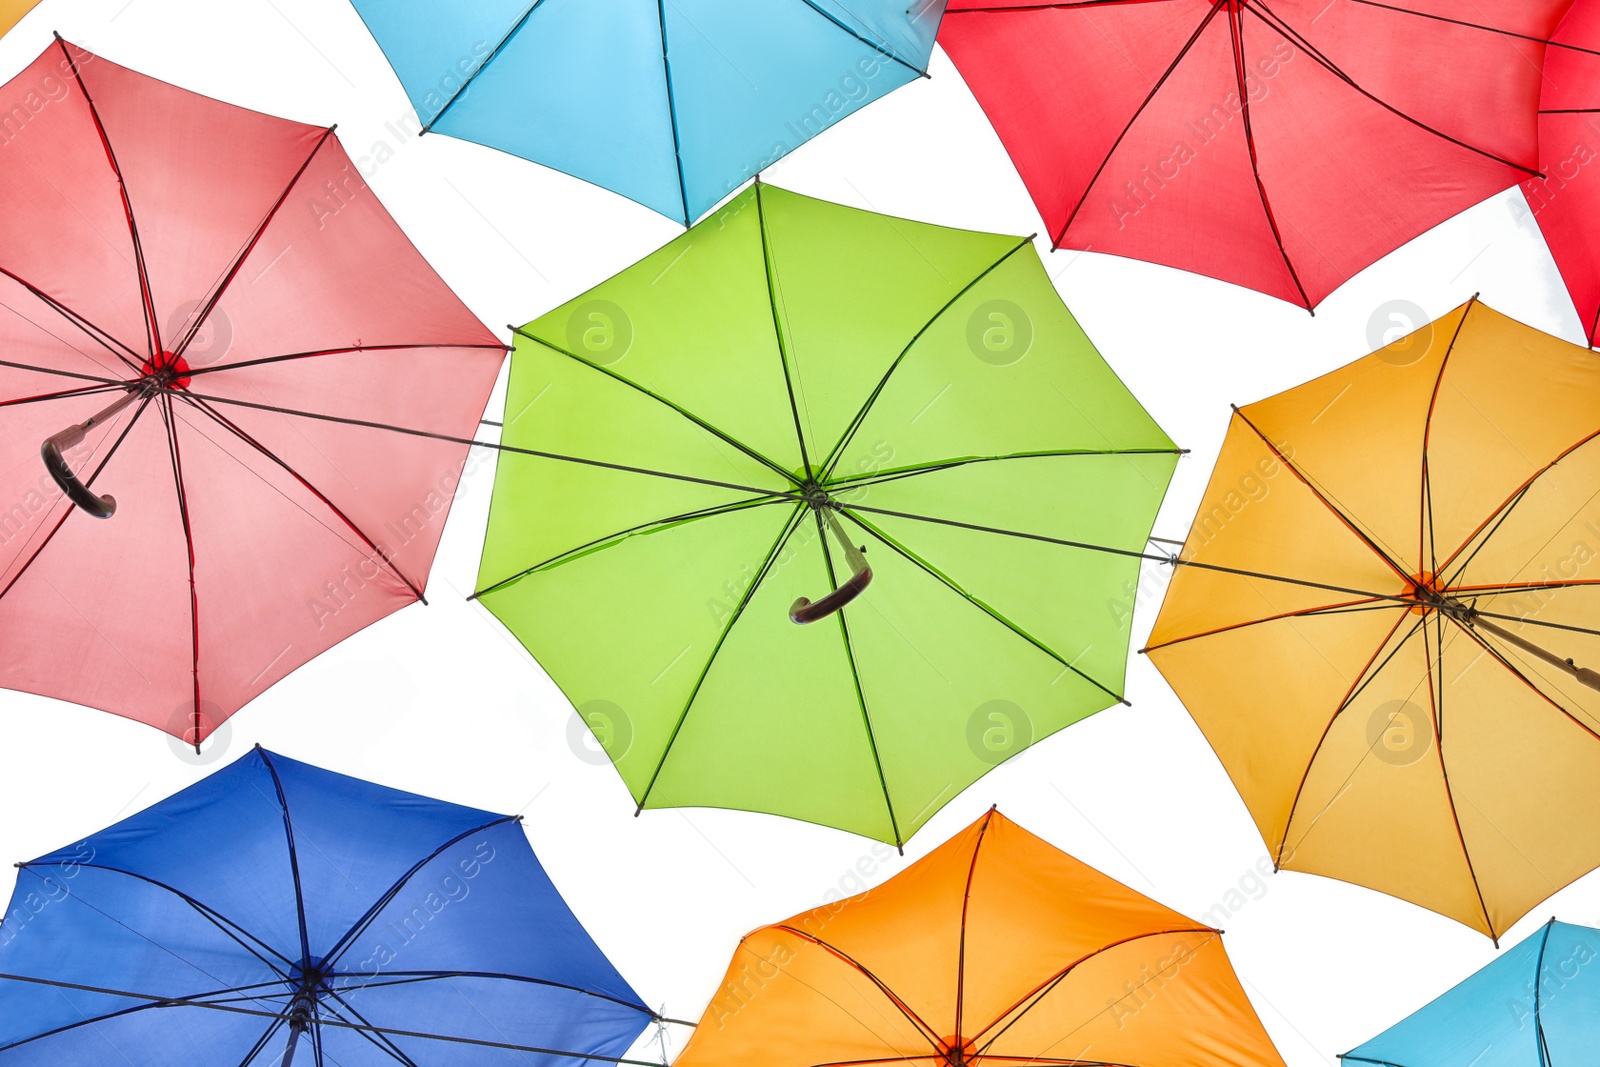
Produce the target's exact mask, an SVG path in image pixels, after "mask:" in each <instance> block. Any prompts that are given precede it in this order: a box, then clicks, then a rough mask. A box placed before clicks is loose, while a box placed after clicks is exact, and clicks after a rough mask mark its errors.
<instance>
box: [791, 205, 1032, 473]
mask: <svg viewBox="0 0 1600 1067" xmlns="http://www.w3.org/2000/svg"><path fill="white" fill-rule="evenodd" d="M1032 244H1033V238H1032V237H1025V238H1023V239H1022V240H1021V241H1019V242H1017V244H1016V245H1015V246H1013V247H1012V248H1011V249H1010V250H1008V251H1007V252H1006V254H1005V255H1003V256H1001V257H1000V258H999V259H997V260H995V261H994V262H993V263H991V264H990V265H989V266H987V267H985V268H984V269H983V272H982V273H981V274H979V275H978V276H977V277H976V278H974V279H972V280H971V281H970V282H968V283H967V284H966V285H964V286H962V287H961V290H960V291H959V292H957V293H956V294H955V295H954V296H952V297H951V298H950V299H949V300H948V301H946V302H945V304H944V306H942V307H941V308H939V310H938V311H936V312H934V313H933V318H931V319H929V320H928V321H927V322H926V323H925V324H924V325H923V327H922V328H921V329H920V330H918V331H917V332H916V334H915V335H914V336H913V337H912V338H911V340H910V341H908V342H907V343H906V346H905V347H904V348H902V349H901V350H900V354H899V355H898V356H896V357H895V358H894V362H893V363H891V364H889V369H888V370H886V371H884V372H883V377H882V378H880V379H879V380H878V384H877V386H876V387H874V388H873V390H872V392H871V393H870V394H869V395H868V396H867V400H866V403H864V404H862V405H861V410H860V411H858V412H856V415H855V418H853V419H852V420H850V426H849V428H848V429H846V430H845V432H844V436H843V437H841V438H839V443H838V444H836V445H834V446H833V448H832V449H831V450H830V451H829V453H828V456H827V458H826V459H824V460H823V462H822V471H823V474H822V476H823V478H824V479H826V478H828V477H830V476H831V475H832V474H833V468H834V467H835V466H836V465H837V464H838V462H839V458H840V456H841V455H843V453H844V450H845V448H846V447H847V446H848V445H849V444H850V442H851V440H852V439H854V437H855V435H856V432H857V431H859V430H860V429H861V425H862V423H864V422H866V419H867V415H868V414H870V413H871V411H872V407H873V405H874V404H876V403H877V402H878V397H879V396H881V395H882V394H883V390H884V387H885V386H887V385H888V384H889V379H890V378H891V377H893V376H894V372H895V371H896V370H898V369H899V367H900V364H902V363H904V362H905V360H906V357H907V356H908V355H910V354H911V350H912V349H913V348H915V347H916V345H917V342H918V341H920V340H922V337H923V335H924V334H926V333H927V332H928V331H929V330H931V329H932V328H933V326H934V324H935V323H937V322H938V321H939V320H940V319H942V318H943V317H944V314H945V312H947V311H949V310H950V309H951V308H952V307H954V306H955V304H956V302H957V301H959V300H960V299H961V298H962V297H964V296H966V295H967V294H968V293H969V292H971V291H972V290H973V289H974V288H976V287H977V285H978V283H979V282H981V281H983V280H984V279H985V278H987V277H988V276H989V275H991V274H993V273H994V272H995V271H997V270H999V269H1000V266H1001V265H1002V264H1004V263H1005V262H1006V261H1007V260H1009V259H1010V258H1011V257H1012V256H1014V255H1016V254H1017V253H1018V252H1020V251H1022V250H1023V249H1024V248H1027V247H1029V246H1030V245H1032Z"/></svg>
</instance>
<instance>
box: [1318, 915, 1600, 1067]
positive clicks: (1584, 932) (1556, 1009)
mask: <svg viewBox="0 0 1600 1067" xmlns="http://www.w3.org/2000/svg"><path fill="white" fill-rule="evenodd" d="M1597 1050H1600V930H1591V929H1590V928H1588V927H1586V926H1569V925H1567V924H1566V923H1558V922H1556V921H1555V920H1554V919H1551V920H1550V922H1549V923H1548V924H1547V925H1546V926H1545V928H1544V929H1543V930H1541V931H1539V932H1538V933H1536V934H1534V935H1533V936H1532V937H1530V938H1528V939H1527V940H1526V941H1523V942H1522V943H1521V944H1519V945H1517V947H1515V948H1513V949H1511V950H1510V951H1508V952H1506V953H1505V954H1504V955H1502V956H1501V957H1500V958H1499V959H1497V960H1495V961H1494V962H1493V963H1491V964H1489V966H1487V967H1485V968H1484V969H1483V970H1481V971H1479V972H1478V973H1477V974H1475V975H1473V976H1472V977H1471V978H1468V979H1467V980H1466V981H1465V982H1462V983H1461V984H1460V985H1458V986H1456V987H1455V988H1454V989H1452V990H1450V992H1448V993H1446V994H1445V995H1444V996H1442V997H1440V998H1439V999H1438V1000H1435V1001H1434V1002H1433V1003H1432V1004H1429V1005H1428V1006H1427V1007H1425V1008H1423V1009H1422V1010H1421V1011H1418V1012H1417V1013H1416V1014H1414V1015H1412V1016H1411V1017H1410V1018H1408V1019H1406V1020H1404V1021H1403V1022H1400V1023H1397V1024H1396V1025H1394V1026H1392V1027H1390V1028H1389V1029H1388V1030H1385V1031H1384V1032H1383V1033H1381V1034H1379V1035H1378V1036H1377V1037H1375V1038H1373V1039H1372V1040H1371V1041H1368V1042H1367V1043H1366V1044H1365V1045H1362V1046H1361V1047H1360V1048H1358V1049H1356V1050H1354V1051H1352V1052H1347V1053H1345V1054H1344V1055H1343V1056H1342V1057H1340V1058H1341V1059H1343V1060H1344V1061H1345V1062H1346V1063H1347V1064H1351V1065H1352V1067H1355V1065H1361V1064H1378V1065H1381V1067H1468V1065H1472V1067H1580V1065H1582V1064H1592V1063H1595V1062H1596V1051H1597Z"/></svg>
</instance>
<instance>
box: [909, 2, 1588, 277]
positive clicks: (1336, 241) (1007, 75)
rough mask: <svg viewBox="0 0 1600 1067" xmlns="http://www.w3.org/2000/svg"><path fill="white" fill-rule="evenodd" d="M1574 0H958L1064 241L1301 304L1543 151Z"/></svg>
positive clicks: (990, 85) (1027, 175)
mask: <svg viewBox="0 0 1600 1067" xmlns="http://www.w3.org/2000/svg"><path fill="white" fill-rule="evenodd" d="M1571 3H1572V0H1395V2H1394V3H1392V4H1390V3H1379V2H1377V0H1083V2H1078V3H1061V2H1055V3H1051V2H1048V0H951V3H950V6H949V10H948V14H947V15H946V16H945V20H944V25H943V27H942V29H941V30H940V33H939V40H940V42H941V43H942V44H943V45H944V46H945V49H946V50H947V51H948V52H949V53H950V56H951V58H952V59H953V60H954V61H955V64H956V66H957V67H958V68H959V69H960V71H961V73H962V75H963V76H964V77H965V78H966V80H967V82H968V84H969V85H970V86H971V87H972V90H973V92H974V93H975V94H976V95H977V98H978V102H979V103H980V104H982V105H983V108H984V110H985V111H986V112H987V113H988V115H989V118H990V120H991V121H992V122H993V123H994V126H995V129H996V130H997V131H998V132H999V134H1000V139H1001V140H1002V141H1003V142H1004V143H1005V146H1006V149H1007V150H1008V151H1009V152H1010V153H1011V157H1012V159H1013V160H1014V161H1015V163H1016V164H1017V168H1018V170H1019V171H1020V172H1021V174H1022V178H1023V181H1024V182H1025V183H1026V184H1027V186H1028V189H1029V191H1030V192H1031V193H1032V194H1033V198H1034V201H1035V203H1036V204H1037V205H1038V207H1039V211H1040V213H1041V214H1042V215H1043V216H1044V219H1045V222H1046V223H1047V224H1048V226H1049V230H1050V234H1051V237H1052V239H1053V241H1054V244H1055V246H1056V247H1058V248H1060V247H1067V248H1075V249H1085V250H1091V249H1092V250H1094V251H1099V252H1111V253H1115V254H1117V255H1122V256H1130V257H1133V258H1135V259H1142V260H1148V261H1150V262H1153V263H1161V264H1165V265H1167V266H1170V267H1178V268H1181V269H1183V270H1189V271H1194V272H1196V273H1199V274H1205V275H1208V276H1210V277H1213V278H1220V279H1222V280H1224V281H1229V282H1233V283H1235V284H1238V285H1243V286H1247V287H1249V288H1251V289H1256V290H1259V291H1261V292H1263V293H1267V294H1269V295H1272V296H1276V297H1280V298H1282V299H1284V300H1288V301H1291V302H1293V303H1296V304H1300V305H1301V306H1303V307H1307V308H1312V307H1315V306H1316V305H1317V304H1319V303H1321V301H1322V300H1323V298H1325V297H1326V296H1327V295H1328V294H1329V293H1331V292H1332V291H1333V290H1334V289H1336V288H1338V287H1339V286H1340V285H1341V284H1343V283H1344V282H1345V281H1346V280H1347V279H1349V278H1350V277H1351V276H1352V275H1354V274H1355V273H1357V272H1358V271H1360V270H1362V269H1363V268H1365V267H1367V266H1368V265H1370V264H1371V263H1373V262H1374V261H1376V260H1377V259H1379V258H1381V257H1382V256H1384V255H1386V254H1388V253H1389V252H1391V251H1393V250H1394V249H1396V248H1398V247H1399V246H1400V245H1402V244H1404V243H1405V242H1406V241H1409V240H1410V239H1411V238H1413V237H1415V236H1417V235H1418V234H1420V233H1422V232H1424V231H1425V230H1428V229H1430V228H1431V227H1433V226H1434V225H1436V224H1438V223H1439V222H1442V221H1443V220H1444V219H1446V218H1448V217H1450V216H1451V215H1454V214H1456V213H1458V212H1460V211H1462V210H1463V209H1465V208H1467V207H1470V206H1471V205H1473V204H1475V203H1478V202H1479V201H1481V200H1483V199H1485V198H1487V197H1489V196H1491V195H1493V194H1494V193H1496V192H1499V191H1500V190H1503V189H1507V188H1509V187H1511V186H1513V185H1515V184H1517V183H1518V182H1519V181H1521V180H1523V179H1524V178H1526V177H1528V176H1529V174H1531V173H1535V172H1536V170H1537V167H1538V142H1537V137H1538V129H1537V126H1538V122H1537V111H1538V99H1539V79H1540V67H1541V65H1542V63H1543V59H1544V51H1545V49H1544V45H1543V43H1542V42H1543V41H1544V40H1545V39H1546V37H1547V36H1548V34H1549V31H1550V30H1552V29H1553V28H1554V27H1555V25H1556V23H1557V21H1558V20H1559V19H1560V17H1561V15H1562V13H1563V12H1565V10H1566V9H1567V7H1568V6H1569V5H1570V4H1571Z"/></svg>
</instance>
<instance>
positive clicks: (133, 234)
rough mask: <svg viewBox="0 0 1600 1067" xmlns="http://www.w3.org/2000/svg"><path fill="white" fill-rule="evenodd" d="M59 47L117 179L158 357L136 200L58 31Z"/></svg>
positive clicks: (158, 330)
mask: <svg viewBox="0 0 1600 1067" xmlns="http://www.w3.org/2000/svg"><path fill="white" fill-rule="evenodd" d="M55 38H56V46H57V47H58V48H60V50H61V54H62V56H64V57H65V58H66V61H67V66H68V67H69V68H70V69H71V71H72V77H73V80H74V81H76V82H77V83H78V91H79V92H81V93H83V102H84V103H85V104H87V105H88V107H89V117H90V118H91V119H93V120H94V128H95V132H96V133H97V134H99V135H100V147H101V148H102V149H104V151H105V154H106V161H107V162H109V163H110V164H111V171H112V173H113V174H114V175H115V176H116V179H117V192H118V194H119V195H120V196H121V198H122V211H123V214H124V215H126V216H127V219H128V237H129V239H130V240H131V241H132V242H133V261H134V268H135V270H136V271H137V272H138V276H139V300H140V303H141V305H142V306H143V310H144V320H145V335H146V336H145V341H146V343H147V344H148V345H149V348H150V355H151V356H155V355H156V353H158V352H160V351H161V326H160V323H158V322H157V320H156V304H155V296H154V295H153V294H152V293H151V290H150V272H149V269H148V268H147V267H146V266H145V261H144V244H143V242H141V241H140V240H139V224H138V223H137V222H136V221H134V217H133V201H132V200H131V199H129V197H128V183H127V182H126V181H125V180H124V179H123V177H122V164H120V163H118V162H117V153H116V150H115V149H114V148H112V147H111V138H110V136H109V135H108V134H107V133H106V127H105V123H104V122H102V121H101V119H100V109H99V108H98V107H96V106H95V102H94V97H93V96H91V95H90V93H89V86H88V85H86V84H84V80H83V72H82V71H81V70H79V69H78V61H77V59H76V58H75V57H74V56H73V55H72V53H71V52H70V51H69V50H68V49H67V42H66V41H64V40H62V37H61V34H59V33H58V34H56V35H55Z"/></svg>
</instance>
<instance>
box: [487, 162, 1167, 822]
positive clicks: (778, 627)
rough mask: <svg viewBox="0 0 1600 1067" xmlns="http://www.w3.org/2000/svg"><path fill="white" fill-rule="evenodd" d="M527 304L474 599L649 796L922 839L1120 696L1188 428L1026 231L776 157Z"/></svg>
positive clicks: (659, 803) (638, 794)
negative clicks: (841, 181) (918, 214)
mask: <svg viewBox="0 0 1600 1067" xmlns="http://www.w3.org/2000/svg"><path fill="white" fill-rule="evenodd" d="M518 333H519V336H518V339H517V345H516V352H515V354H514V355H513V357H512V367H511V384H510V390H509V395H508V400H507V411H506V422H505V443H506V444H507V445H510V446H513V447H514V448H516V449H520V450H522V451H517V452H507V453H503V454H502V455H501V457H500V460H499V469H498V472H497V476H496V482H495V491H494V502H493V508H492V511H491V514H490V520H489V533H488V538H487V542H486V545H485V548H484V555H483V564H482V571H481V574H480V576H479V593H478V598H479V599H480V600H482V601H483V603H484V604H485V605H486V606H487V607H488V608H489V610H490V611H492V612H493V613H494V614H495V615H496V616H497V617H498V618H499V619H500V620H502V621H503V622H504V623H505V625H506V626H507V627H509V628H510V629H511V631H512V632H513V633H514V634H515V635H516V636H517V638H518V640H520V641H521V642H522V643H523V645H524V646H526V647H527V648H528V650H529V651H530V652H531V653H532V654H533V655H534V656H535V657H536V658H537V659H538V661H539V662H540V664H541V665H543V667H544V668H545V670H547V671H548V672H549V674H550V676H551V677H552V678H553V679H554V680H555V682H556V683H557V684H558V685H559V686H560V687H561V688H562V690H563V691H564V692H565V693H566V694H567V696H568V697H569V698H570V699H571V700H572V701H573V703H574V704H575V705H576V706H577V708H578V710H579V713H580V714H582V715H583V716H584V717H585V719H586V721H589V722H590V723H591V725H594V724H597V723H599V722H602V721H603V722H604V724H605V729H603V730H597V731H596V732H597V735H598V738H599V740H600V741H601V742H602V743H603V744H604V745H605V746H606V749H607V751H608V753H609V754H610V756H611V758H612V760H613V761H614V762H615V764H616V766H617V769H618V770H619V772H620V773H621V774H622V777H623V780H624V781H625V782H626V783H627V785H628V788H629V790H630V791H631V792H632V794H633V797H634V799H635V800H636V801H638V803H639V806H640V807H641V809H642V808H646V807H650V808H657V807H691V806H695V807H721V808H733V809H738V810H747V811H759V812H767V813H771V814H775V815H783V816H787V817H790V818H796V819H803V820H806V821H808V822H814V823H820V824H822V825H825V826H832V827H837V828H839V829H843V830H848V831H851V832H854V833H858V834H862V835H864V836H867V837H872V838H876V839H878V840H881V841H885V842H889V843H892V844H895V845H902V844H904V843H905V841H906V840H907V839H909V838H910V836H911V835H912V834H914V833H915V832H916V831H917V829H918V828H920V827H921V826H922V825H923V824H924V823H925V822H927V820H928V819H929V818H931V817H932V816H933V814H934V813H935V812H937V811H938V810H939V808H941V807H942V806H943V805H944V804H946V803H947V802H948V801H950V800H951V799H953V798H954V797H955V796H956V795H957V794H958V793H960V792H961V791H962V790H963V789H965V788H966V787H967V786H969V785H971V784H972V783H973V782H975V781H976V780H977V779H978V778H980V777H981V776H982V775H983V774H984V773H985V772H987V771H988V770H990V769H992V768H993V767H994V766H996V765H998V764H999V763H1001V762H1003V761H1004V760H1005V759H1007V758H1009V757H1010V756H1013V755H1015V754H1016V753H1017V752H1020V751H1022V750H1023V749H1024V748H1026V747H1027V746H1028V745H1029V744H1031V743H1033V742H1035V741H1038V740H1040V739H1042V738H1044V737H1047V736H1049V735H1050V734H1052V733H1054V732H1056V731H1058V730H1060V729H1062V728H1063V727H1066V726H1070V725H1071V724H1072V723H1074V722H1077V721H1078V720H1080V719H1083V718H1085V717H1087V716H1089V715H1092V714H1094V713H1095V712H1097V711H1100V710H1102V709H1104V708H1106V707H1109V706H1111V705H1112V704H1115V703H1117V702H1119V701H1121V700H1122V693H1123V685H1124V680H1125V676H1126V670H1127V659H1128V649H1129V639H1130V633H1129V619H1128V616H1127V612H1126V611H1123V610H1118V607H1117V605H1118V604H1119V603H1120V602H1121V601H1122V600H1123V598H1124V597H1125V595H1126V594H1125V590H1126V588H1127V587H1128V586H1129V584H1130V583H1132V582H1135V581H1137V578H1138V568H1139V566H1140V562H1141V561H1140V558H1139V557H1140V554H1141V553H1143V551H1144V548H1145V543H1146V540H1147V538H1148V537H1149V535H1150V531H1151V527H1152V525H1153V523H1154V521H1155V515H1156V512H1157V510H1158V509H1159V508H1160V505H1161V501H1162V498H1163V496H1164V495H1165V493H1166V489H1167V484H1168V482H1169V481H1170V479H1171V477H1172V473H1173V469H1174V467H1175V465H1176V462H1177V458H1178V454H1179V449H1178V448H1177V447H1176V446H1174V445H1173V443H1172V441H1171V440H1169V439H1168V437H1167V436H1166V434H1164V433H1163V432H1162V431H1161V429H1160V427H1158V426H1157V425H1156V424H1155V422H1154V421H1153V420H1152V419H1151V418H1150V416H1149V415H1148V414H1147V413H1146V412H1145V410H1144V409H1143V408H1142V407H1141V406H1140V405H1139V403H1138V401H1137V400H1135V399H1134V397H1133V396H1132V395H1131V394H1130V393H1129V392H1128V390H1127V388H1126V387H1125V386H1124V385H1123V384H1122V382H1121V381H1119V380H1118V378H1117V377H1116V375H1115V374H1114V373H1112V371H1111V369H1110V368H1109V367H1108V366H1107V365H1106V363H1105V361H1104V360H1103V359H1102V358H1101V357H1100V355H1099V353H1098V352H1096V351H1095V348H1094V346H1093V345H1092V344H1091V343H1090V342H1089V339H1088V338H1087V337H1086V336H1085V335H1084V333H1083V331H1082V329H1080V328H1079V326H1078V324H1077V322H1076V321H1075V320H1074V319H1073V317H1072V315H1071V313H1070V312H1068V311H1067V309H1066V308H1065V307H1064V306H1063V305H1062V303H1061V299H1060V296H1059V295H1058V294H1057V293H1056V291H1055V288H1054V287H1053V286H1052V285H1051V283H1050V280H1049V278H1048V276H1047V275H1046V274H1045V271H1044V267H1043V265H1042V264H1041V263H1040V261H1039V257H1038V255H1037V253H1036V252H1035V251H1034V249H1033V246H1032V242H1031V240H1029V239H1019V238H1016V237H1005V236H997V235H994V234H986V233H974V232H970V231H964V230H954V229H948V228H945V227H939V226H930V225H926V224H923V223H916V222H909V221H906V220H903V219H895V218H890V217H887V216H884V215H878V214H873V213H871V212H866V211H860V210H857V209H853V208H846V207H841V206H839V205H836V204H831V203H827V202H825V201H819V200H813V199H810V198H808V197H803V196H799V195H797V194H794V193H790V192H786V191H784V190H782V189H778V188H776V187H774V186H771V185H759V184H758V185H757V186H755V187H754V188H752V189H750V190H748V191H747V192H745V193H744V194H743V195H741V196H740V197H738V198H737V199H735V200H733V201H732V202H731V203H730V204H729V205H728V206H727V208H726V209H724V210H723V211H722V212H720V213H719V214H717V215H714V216H712V217H711V218H709V219H707V220H706V221H705V222H703V223H701V224H700V225H698V226H696V227H695V228H694V229H692V230H690V231H689V232H688V233H686V234H684V235H683V236H682V237H680V238H679V239H678V240H676V241H673V242H672V243H671V244H669V245H667V246H666V247H664V248H662V249H661V250H660V251H658V252H656V253H654V254H653V255H651V256H649V257H647V258H645V259H644V260H642V261H641V262H639V263H638V264H636V265H634V266H633V267H630V268H629V269H627V270H625V271H623V272H622V273H621V274H619V275H617V276H616V277H615V278H613V279H611V280H610V281H608V282H606V283H604V284H603V285H601V286H599V287H598V288H596V289H594V290H592V291H590V292H589V293H586V294H584V295H583V296H581V297H579V298H578V299H576V300H574V301H572V302H571V303H569V304H567V305H565V306H563V307H561V308H558V309H556V310H555V311H553V312H551V313H550V314H548V315H546V316H544V317H543V318H540V319H538V320H537V321H535V322H533V323H530V324H529V325H528V326H527V327H525V328H523V329H522V330H520V331H518ZM533 453H537V454H533ZM835 526H837V529H835V528H834V527H835ZM841 534H842V535H843V536H844V537H845V538H848V539H849V541H850V542H851V545H852V546H855V547H860V548H863V549H864V550H865V561H866V564H867V565H869V566H870V568H871V579H870V585H868V586H867V587H866V589H865V590H864V591H863V592H862V593H861V594H860V595H859V597H858V598H857V599H855V600H854V601H853V602H851V603H849V604H848V606H846V607H844V608H843V609H842V610H839V611H837V612H834V613H832V614H828V615H825V616H824V617H822V618H820V619H819V620H817V621H814V622H811V623H809V624H804V625H797V624H796V623H795V622H794V621H791V610H793V609H794V608H795V607H796V603H797V601H799V600H800V599H801V598H805V599H807V600H811V601H818V600H822V599H823V597H824V596H825V595H827V594H829V593H830V592H832V591H833V590H835V589H838V588H840V587H841V586H845V585H846V584H847V583H848V582H849V579H850V578H851V574H852V566H851V557H850V556H849V555H848V554H847V552H846V546H845V545H844V544H843V543H842V541H841V538H840V535H841ZM816 610H822V609H816Z"/></svg>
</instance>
